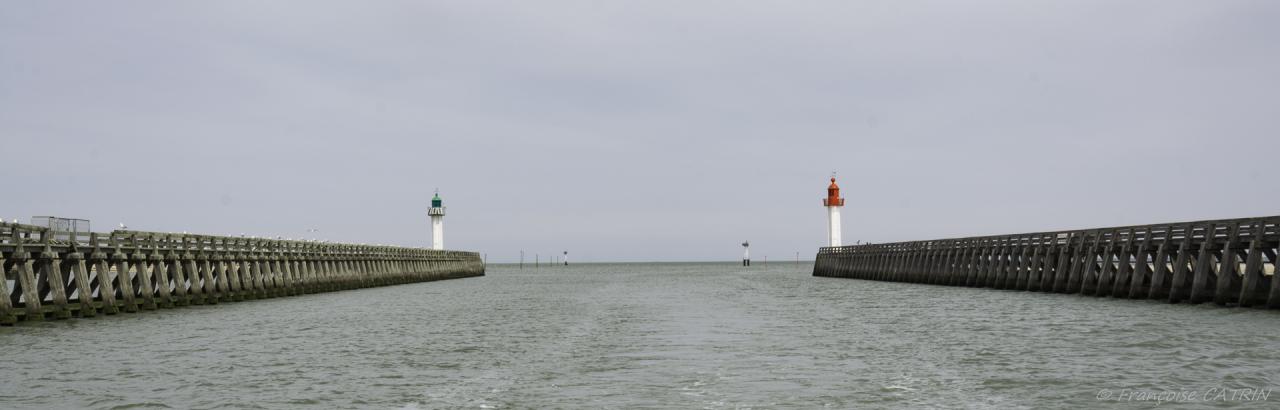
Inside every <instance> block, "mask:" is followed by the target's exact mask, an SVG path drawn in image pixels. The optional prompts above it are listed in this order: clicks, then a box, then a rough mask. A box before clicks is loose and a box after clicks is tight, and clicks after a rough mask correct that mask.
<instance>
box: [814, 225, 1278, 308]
mask: <svg viewBox="0 0 1280 410" xmlns="http://www.w3.org/2000/svg"><path fill="white" fill-rule="evenodd" d="M1278 250H1280V216H1271V217H1260V218H1247V219H1225V220H1214V221H1197V222H1178V223H1165V224H1154V225H1140V226H1122V227H1111V228H1097V229H1081V230H1072V231H1052V232H1037V233H1024V234H1015V235H994V236H981V237H970V238H955V239H938V240H929V241H912V242H896V243H884V244H870V245H855V246H842V247H824V248H821V249H819V251H818V256H817V261H816V263H815V265H814V270H813V274H814V276H827V277H844V278H857V279H871V280H883V281H895V282H913V283H928V284H938V285H951V286H971V287H989V288H995V289H1014V290H1026V291H1033V292H1057V293H1079V294H1083V295H1094V296H1111V297H1117V298H1140V299H1157V300H1167V301H1169V302H1173V303H1177V302H1189V303H1202V302H1210V301H1212V302H1214V303H1216V304H1218V305H1224V306H1227V305H1237V306H1256V307H1267V308H1273V309H1274V308H1280V281H1276V280H1274V278H1275V272H1276V262H1277V260H1276V258H1277V251H1278Z"/></svg>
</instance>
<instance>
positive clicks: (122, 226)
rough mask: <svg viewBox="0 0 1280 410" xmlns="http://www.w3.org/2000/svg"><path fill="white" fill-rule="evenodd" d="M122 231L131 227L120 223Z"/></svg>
mask: <svg viewBox="0 0 1280 410" xmlns="http://www.w3.org/2000/svg"><path fill="white" fill-rule="evenodd" d="M14 222H18V221H16V220H15V221H14ZM120 229H122V230H123V229H129V227H127V226H124V222H121V223H120Z"/></svg>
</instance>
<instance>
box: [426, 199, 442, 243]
mask: <svg viewBox="0 0 1280 410" xmlns="http://www.w3.org/2000/svg"><path fill="white" fill-rule="evenodd" d="M427 215H431V249H436V250H442V249H444V202H443V201H441V200H440V190H439V189H436V196H435V197H434V198H431V209H429V210H427Z"/></svg>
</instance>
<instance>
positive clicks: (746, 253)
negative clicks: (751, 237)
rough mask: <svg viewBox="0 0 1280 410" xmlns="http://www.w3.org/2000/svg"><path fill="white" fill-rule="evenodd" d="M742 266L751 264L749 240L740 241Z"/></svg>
mask: <svg viewBox="0 0 1280 410" xmlns="http://www.w3.org/2000/svg"><path fill="white" fill-rule="evenodd" d="M742 266H751V242H750V241H745V242H742Z"/></svg>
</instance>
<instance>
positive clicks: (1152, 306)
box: [0, 263, 1280, 409]
mask: <svg viewBox="0 0 1280 410" xmlns="http://www.w3.org/2000/svg"><path fill="white" fill-rule="evenodd" d="M810 269H811V267H810V265H803V266H796V265H795V264H784V263H774V264H771V265H770V266H768V267H767V268H766V267H764V266H753V267H751V268H742V267H739V266H736V265H735V264H732V263H723V264H598V265H585V264H584V265H575V266H570V267H556V268H546V267H543V268H542V269H537V270H535V269H531V268H526V269H524V270H518V269H515V268H514V267H511V266H490V268H489V271H488V276H487V277H483V278H472V279H461V280H452V281H444V282H434V283H423V284H414V285H403V286H393V287H385V288H374V289H363V290H355V291H346V292H337V293H328V294H317V295H308V296H302V297H292V298H282V299H271V300H263V301H254V302H243V303H232V304H223V305H219V306H212V307H191V308H184V309H172V310H164V311H158V312H149V313H144V314H132V315H118V316H112V317H107V318H97V319H85V320H70V321H60V322H50V323H37V324H24V325H22V326H18V327H11V328H3V329H0V349H3V354H2V358H0V408H146V407H155V408H163V407H169V408H219V407H228V408H301V407H310V408H392V409H399V408H409V409H413V408H440V407H470V408H528V407H534V408H548V407H552V408H580V407H607V408H634V407H678V408H744V407H757V408H773V407H804V408H811V407H836V408H846V407H862V408H866V407H872V408H885V407H954V408H1097V407H1121V408H1151V407H1155V406H1157V405H1159V407H1173V406H1179V405H1181V406H1191V407H1205V406H1209V407H1218V406H1222V407H1230V406H1240V407H1252V408H1267V407H1269V408H1280V392H1278V393H1277V394H1275V395H1272V396H1270V397H1269V399H1268V401H1265V402H1258V401H1253V402H1245V401H1241V400H1243V398H1241V397H1236V398H1235V400H1226V401H1223V400H1221V399H1222V398H1221V397H1210V399H1215V400H1211V401H1203V399H1204V398H1205V397H1204V396H1203V394H1204V393H1205V392H1208V393H1210V394H1213V392H1214V391H1215V390H1213V389H1223V388H1226V389H1237V388H1255V389H1262V390H1263V391H1265V390H1268V389H1273V388H1275V387H1277V386H1278V385H1280V312H1274V311H1260V310H1250V309H1224V308H1217V307H1210V306H1188V305H1167V304H1161V303H1156V302H1150V301H1129V300H1113V299H1097V298H1093V297H1081V296H1074V295H1046V294H1038V293H1026V292H1012V291H996V290H989V289H968V288H955V287H942V286H929V285H917V284H898V283H886V282H872V281H862V280H850V279H833V278H814V277H811V276H809V273H810ZM1126 391H1128V392H1130V395H1129V399H1128V400H1127V401H1126V399H1124V398H1123V397H1121V395H1122V394H1124V392H1126ZM1171 391H1172V392H1178V391H1190V392H1201V393H1200V394H1202V396H1201V399H1200V400H1195V401H1188V402H1184V403H1157V402H1154V401H1134V399H1135V398H1136V397H1135V396H1134V393H1140V392H1149V393H1151V394H1158V393H1159V392H1171ZM1106 392H1111V393H1110V396H1109V397H1104V398H1102V399H1100V398H1099V397H1100V396H1105V395H1107V393H1106ZM1214 395H1215V396H1216V394H1214ZM1142 397H1146V396H1142ZM1258 398H1259V397H1258V396H1254V397H1253V398H1252V399H1253V400H1258Z"/></svg>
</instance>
